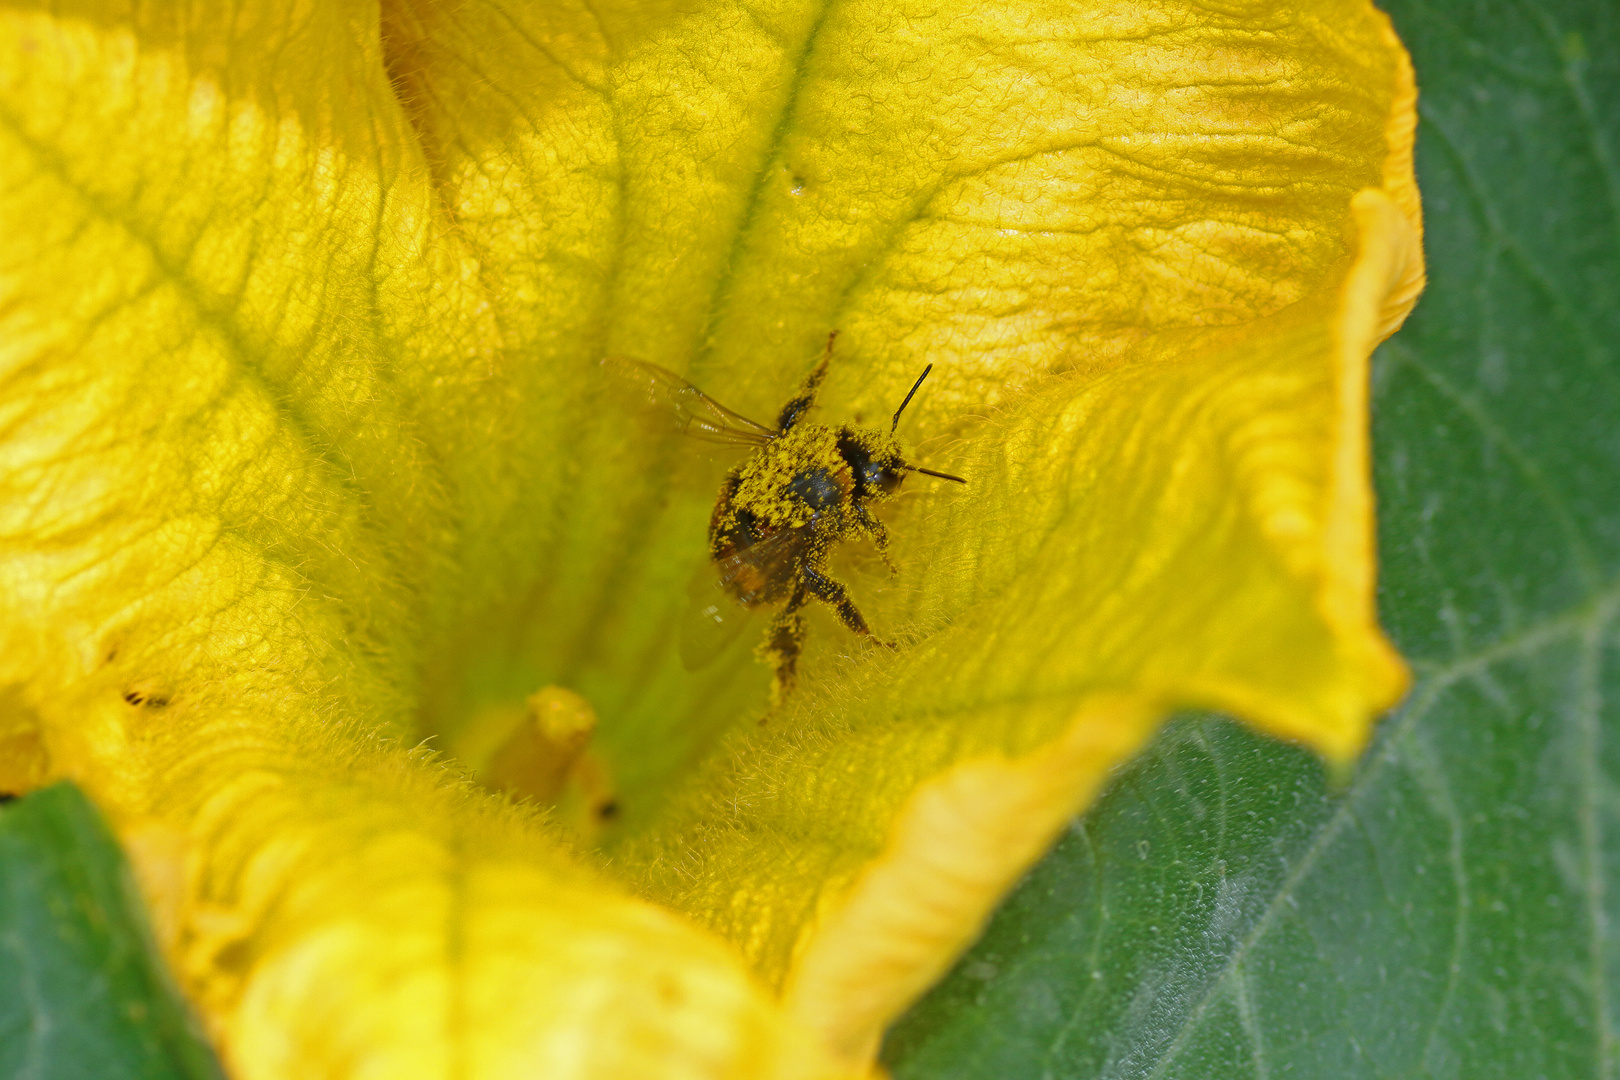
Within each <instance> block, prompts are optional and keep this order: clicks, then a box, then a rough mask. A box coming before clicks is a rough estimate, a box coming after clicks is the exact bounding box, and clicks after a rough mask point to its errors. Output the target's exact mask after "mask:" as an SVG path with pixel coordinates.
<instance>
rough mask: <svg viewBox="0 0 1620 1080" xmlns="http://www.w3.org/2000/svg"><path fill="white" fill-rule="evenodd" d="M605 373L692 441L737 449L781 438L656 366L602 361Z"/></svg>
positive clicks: (614, 359)
mask: <svg viewBox="0 0 1620 1080" xmlns="http://www.w3.org/2000/svg"><path fill="white" fill-rule="evenodd" d="M602 370H603V371H605V372H607V374H608V376H609V377H610V378H612V379H613V381H614V382H616V383H618V384H619V385H620V386H622V387H624V388H625V389H627V390H629V391H631V392H632V393H633V394H634V395H635V397H636V398H637V400H638V401H639V402H640V404H642V405H643V406H646V407H650V408H653V409H656V410H658V411H659V412H662V413H665V414H666V415H668V416H670V417H672V418H673V419H674V421H675V424H676V426H677V427H678V428H679V429H680V430H681V431H683V432H685V433H686V434H688V435H691V436H692V437H693V438H697V439H703V440H704V441H706V442H717V443H730V444H732V445H735V446H764V445H765V444H766V443H768V442H770V441H771V440H772V439H774V438H776V436H777V435H778V432H777V430H776V429H775V428H768V427H766V426H765V425H764V424H756V423H754V421H752V420H750V419H748V417H746V416H743V415H741V414H740V413H734V412H732V411H731V410H730V409H728V408H726V407H725V406H724V405H722V404H720V403H719V402H718V401H715V400H714V399H713V398H711V397H710V396H709V395H707V394H705V393H704V392H703V391H701V390H699V389H698V388H697V387H695V386H693V385H692V384H691V383H689V382H687V381H686V380H685V379H683V378H681V377H680V376H679V375H677V374H675V373H674V372H673V371H670V370H669V369H667V368H661V367H659V366H658V365H657V364H649V363H647V362H645V361H643V360H630V359H627V358H625V357H622V356H609V357H605V358H603V360H602Z"/></svg>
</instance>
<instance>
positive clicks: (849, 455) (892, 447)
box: [838, 425, 908, 499]
mask: <svg viewBox="0 0 1620 1080" xmlns="http://www.w3.org/2000/svg"><path fill="white" fill-rule="evenodd" d="M838 453H839V455H840V456H841V457H842V458H843V459H844V461H845V462H846V463H847V464H848V465H849V471H850V472H852V473H854V474H855V496H856V498H865V499H881V498H884V497H885V496H888V495H893V494H894V493H895V492H896V491H897V490H899V488H900V481H901V480H902V479H904V478H905V472H906V469H907V467H908V466H907V465H906V462H905V459H904V458H902V457H901V456H900V444H899V442H897V441H896V440H895V438H894V436H892V435H885V434H884V433H883V432H881V431H876V430H874V429H872V428H855V427H849V426H847V425H846V426H844V427H842V428H839V430H838Z"/></svg>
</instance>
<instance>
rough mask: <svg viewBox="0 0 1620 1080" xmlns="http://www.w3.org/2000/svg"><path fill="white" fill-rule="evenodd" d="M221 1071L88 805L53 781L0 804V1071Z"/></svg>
mask: <svg viewBox="0 0 1620 1080" xmlns="http://www.w3.org/2000/svg"><path fill="white" fill-rule="evenodd" d="M221 1075H222V1074H221V1073H220V1071H219V1067H218V1065H216V1064H215V1061H214V1057H213V1054H212V1052H211V1051H210V1050H209V1049H208V1047H207V1046H206V1045H205V1044H204V1043H203V1041H202V1039H201V1037H200V1035H199V1034H198V1032H197V1031H196V1030H194V1028H193V1026H192V1023H191V1020H190V1017H189V1015H188V1014H187V1012H186V1010H185V1007H184V1006H183V1005H182V1004H181V1002H180V999H179V997H178V996H177V994H176V993H175V991H174V988H173V987H172V986H171V985H170V983H169V981H168V977H167V975H166V974H165V973H164V970H163V965H162V961H161V960H160V959H159V958H158V956H157V953H156V951H155V950H154V949H153V946H152V940H151V935H150V933H149V931H148V929H147V926H146V921H145V917H144V914H143V910H142V907H141V901H140V899H139V895H138V894H137V892H136V891H135V887H134V883H133V882H132V881H131V880H130V877H129V871H128V868H127V867H126V865H125V863H124V858H123V855H122V853H121V852H120V851H119V849H118V844H117V842H116V841H114V840H113V838H112V836H111V834H110V833H108V831H107V827H106V826H105V825H104V824H103V823H102V821H101V818H100V816H99V815H98V814H97V813H96V810H95V808H94V807H92V806H91V805H90V803H89V802H88V801H86V800H85V798H84V796H83V795H81V794H80V793H79V790H78V789H77V788H75V787H73V786H72V785H70V784H58V785H56V786H54V787H49V788H46V789H44V790H42V791H37V792H35V793H34V794H32V795H30V796H28V797H27V798H25V799H22V800H20V801H18V802H15V803H13V804H11V805H10V806H8V807H7V808H6V809H4V810H0V1076H5V1077H18V1078H22V1077H26V1078H29V1080H76V1078H79V1077H83V1078H85V1080H123V1078H125V1077H140V1078H142V1080H163V1078H167V1077H177V1078H182V1077H183V1078H192V1080H204V1078H207V1080H213V1078H217V1077H220V1076H221Z"/></svg>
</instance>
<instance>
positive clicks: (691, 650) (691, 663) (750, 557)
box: [680, 529, 805, 671]
mask: <svg viewBox="0 0 1620 1080" xmlns="http://www.w3.org/2000/svg"><path fill="white" fill-rule="evenodd" d="M804 539H805V533H804V530H803V529H780V530H778V531H776V532H774V533H771V534H770V535H768V536H766V537H764V538H763V539H761V540H760V541H759V542H758V543H756V544H753V545H751V546H750V547H746V548H742V549H741V550H739V551H735V552H733V553H732V554H731V555H730V556H728V557H727V558H724V559H719V560H716V561H714V562H712V563H704V564H703V566H701V567H699V568H698V571H697V573H695V574H693V575H692V580H691V583H690V584H688V585H687V589H686V595H687V599H688V601H689V603H688V604H687V608H686V615H685V617H684V619H683V620H682V622H681V637H680V648H681V664H682V666H683V667H685V668H686V670H687V671H700V670H702V669H703V668H705V667H707V666H708V665H709V664H711V663H713V662H714V658H715V657H717V656H719V655H720V654H721V653H722V652H725V650H726V648H727V647H728V646H729V645H730V644H731V643H732V642H733V641H736V640H737V635H738V634H740V633H742V632H743V629H744V628H745V627H747V625H748V624H749V623H750V622H751V621H752V620H753V616H754V612H755V611H756V610H757V608H756V607H754V606H750V605H758V604H762V603H765V602H767V601H768V600H769V599H771V597H770V595H769V593H770V592H771V589H772V586H776V587H779V588H783V587H786V586H787V583H788V582H790V581H792V580H793V560H795V559H797V558H798V557H799V553H800V552H801V551H802V550H803V548H804ZM738 593H740V594H741V595H742V596H743V599H741V600H739V599H738Z"/></svg>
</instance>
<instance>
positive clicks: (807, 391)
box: [776, 330, 838, 431]
mask: <svg viewBox="0 0 1620 1080" xmlns="http://www.w3.org/2000/svg"><path fill="white" fill-rule="evenodd" d="M837 337H838V331H836V330H834V331H833V332H832V333H830V334H828V335H827V351H826V352H824V353H822V354H821V363H819V364H817V365H816V369H815V370H814V371H812V372H811V373H810V374H809V376H808V377H807V378H806V379H805V380H804V385H803V386H801V387H799V392H798V393H797V394H794V395H793V397H792V398H791V399H790V400H789V401H788V403H787V404H786V405H784V406H782V412H781V414H780V415H778V416H777V418H776V426H777V428H778V430H781V431H791V430H792V429H793V425H794V424H797V423H798V422H799V418H800V417H802V416H803V415H804V414H805V413H807V412H809V411H810V406H812V405H814V404H815V403H816V391H817V390H820V389H821V380H822V379H825V378H826V377H827V361H829V360H831V359H832V349H833V341H834V340H835V339H837Z"/></svg>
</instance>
